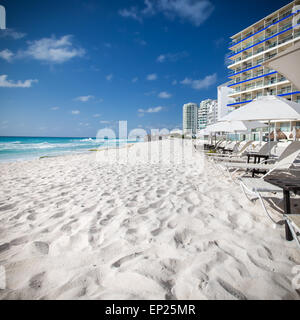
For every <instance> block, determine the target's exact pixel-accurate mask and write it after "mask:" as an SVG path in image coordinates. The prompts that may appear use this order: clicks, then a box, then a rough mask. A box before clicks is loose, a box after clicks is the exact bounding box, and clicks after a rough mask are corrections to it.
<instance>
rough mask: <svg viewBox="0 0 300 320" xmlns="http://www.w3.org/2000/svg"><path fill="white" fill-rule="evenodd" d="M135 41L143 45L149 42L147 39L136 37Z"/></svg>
mask: <svg viewBox="0 0 300 320" xmlns="http://www.w3.org/2000/svg"><path fill="white" fill-rule="evenodd" d="M135 42H136V43H138V44H140V45H141V46H146V45H147V42H146V41H145V40H143V39H139V38H137V39H135Z"/></svg>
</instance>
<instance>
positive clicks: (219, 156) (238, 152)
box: [207, 140, 253, 161]
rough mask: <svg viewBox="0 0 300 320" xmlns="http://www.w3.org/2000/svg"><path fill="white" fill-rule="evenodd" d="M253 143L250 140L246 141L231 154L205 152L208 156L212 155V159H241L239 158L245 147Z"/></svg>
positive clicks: (244, 151)
mask: <svg viewBox="0 0 300 320" xmlns="http://www.w3.org/2000/svg"><path fill="white" fill-rule="evenodd" d="M252 143H253V141H252V140H250V141H247V142H246V143H244V144H242V143H241V144H242V146H241V144H240V148H238V149H237V150H236V152H233V153H232V154H207V155H208V156H210V157H212V158H213V159H214V160H216V161H218V160H221V161H223V160H226V159H231V158H237V159H238V160H241V158H242V157H243V156H244V155H245V153H246V151H247V148H248V147H249V146H250V145H251V144H252Z"/></svg>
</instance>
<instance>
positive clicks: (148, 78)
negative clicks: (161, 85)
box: [147, 73, 157, 81]
mask: <svg viewBox="0 0 300 320" xmlns="http://www.w3.org/2000/svg"><path fill="white" fill-rule="evenodd" d="M156 79H157V74H156V73H151V74H148V76H147V80H149V81H153V80H156Z"/></svg>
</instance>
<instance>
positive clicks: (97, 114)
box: [93, 113, 101, 118]
mask: <svg viewBox="0 0 300 320" xmlns="http://www.w3.org/2000/svg"><path fill="white" fill-rule="evenodd" d="M93 117H94V118H99V117H101V114H99V113H96V114H94V115H93Z"/></svg>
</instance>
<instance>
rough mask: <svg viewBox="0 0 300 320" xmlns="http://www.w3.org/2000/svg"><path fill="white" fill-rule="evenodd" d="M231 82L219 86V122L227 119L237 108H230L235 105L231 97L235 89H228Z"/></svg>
mask: <svg viewBox="0 0 300 320" xmlns="http://www.w3.org/2000/svg"><path fill="white" fill-rule="evenodd" d="M228 84H229V82H227V83H224V84H221V85H220V86H218V120H220V119H221V118H223V117H225V116H226V115H227V114H228V113H229V112H231V111H233V110H234V109H235V108H234V107H230V106H228V105H229V104H231V103H234V99H233V98H231V97H229V95H230V94H231V93H233V89H232V88H229V87H228Z"/></svg>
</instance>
